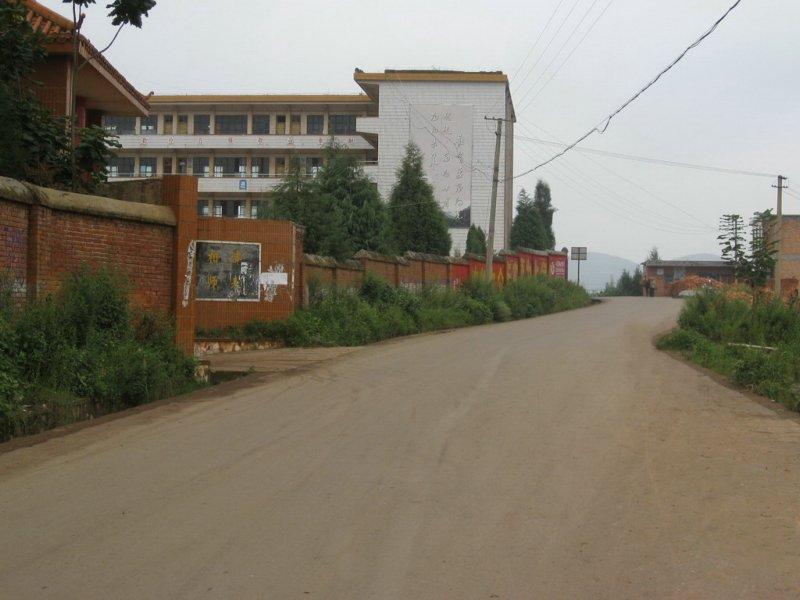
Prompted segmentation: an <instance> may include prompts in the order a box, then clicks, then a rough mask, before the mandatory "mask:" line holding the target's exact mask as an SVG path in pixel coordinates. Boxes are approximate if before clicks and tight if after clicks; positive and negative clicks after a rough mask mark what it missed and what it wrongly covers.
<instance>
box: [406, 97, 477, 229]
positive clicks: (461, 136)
mask: <svg viewBox="0 0 800 600" xmlns="http://www.w3.org/2000/svg"><path fill="white" fill-rule="evenodd" d="M411 108H412V110H411V118H410V123H409V126H410V128H411V132H410V139H411V141H412V142H414V143H415V144H416V145H417V146H419V149H420V150H421V152H422V156H423V166H424V169H425V175H426V176H427V178H428V181H429V182H430V183H431V185H432V186H433V192H434V194H435V196H436V201H437V202H438V203H439V206H441V207H442V210H443V211H444V214H445V215H446V216H447V221H448V225H449V226H450V227H454V228H468V227H469V225H470V207H471V198H472V118H473V108H472V106H463V105H456V104H415V105H413V106H412V107H411Z"/></svg>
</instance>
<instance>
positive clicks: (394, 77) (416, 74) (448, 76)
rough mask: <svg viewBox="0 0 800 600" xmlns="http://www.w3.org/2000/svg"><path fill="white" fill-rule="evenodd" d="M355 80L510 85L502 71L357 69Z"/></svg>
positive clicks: (360, 81)
mask: <svg viewBox="0 0 800 600" xmlns="http://www.w3.org/2000/svg"><path fill="white" fill-rule="evenodd" d="M353 78H354V79H355V80H356V82H357V83H362V82H363V83H368V82H378V81H461V82H465V81H478V82H487V83H508V77H507V76H506V74H505V73H503V72H502V71H445V70H418V69H386V70H385V71H384V72H383V73H367V72H365V71H362V70H361V69H356V72H355V74H354V75H353Z"/></svg>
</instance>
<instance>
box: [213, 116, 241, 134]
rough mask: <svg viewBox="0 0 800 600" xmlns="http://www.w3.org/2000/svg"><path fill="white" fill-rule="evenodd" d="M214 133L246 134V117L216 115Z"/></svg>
mask: <svg viewBox="0 0 800 600" xmlns="http://www.w3.org/2000/svg"><path fill="white" fill-rule="evenodd" d="M214 133H220V134H228V135H231V134H233V135H241V134H244V133H247V115H217V116H216V117H215V118H214Z"/></svg>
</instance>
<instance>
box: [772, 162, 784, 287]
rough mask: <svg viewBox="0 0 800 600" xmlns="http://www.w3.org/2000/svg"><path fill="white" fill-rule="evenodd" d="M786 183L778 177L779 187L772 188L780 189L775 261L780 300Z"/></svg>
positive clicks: (781, 177)
mask: <svg viewBox="0 0 800 600" xmlns="http://www.w3.org/2000/svg"><path fill="white" fill-rule="evenodd" d="M784 181H786V177H784V176H783V175H778V185H773V186H772V187H774V188H778V207H777V208H778V210H777V212H776V215H775V216H776V217H777V219H776V223H777V224H776V227H775V229H776V230H777V232H778V241H777V244H776V247H777V249H778V258H777V260H776V261H775V296H776V297H777V298H779V299H780V297H781V266H782V262H783V258H782V256H781V255H782V254H783V249H782V247H781V246H782V244H781V238H782V237H783V235H782V225H783V188H784V187H786V186H785V185H783V182H784Z"/></svg>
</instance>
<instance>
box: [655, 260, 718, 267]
mask: <svg viewBox="0 0 800 600" xmlns="http://www.w3.org/2000/svg"><path fill="white" fill-rule="evenodd" d="M642 264H643V265H644V266H645V267H706V268H707V267H712V268H730V269H732V268H733V265H731V264H730V263H728V262H726V261H724V260H646V261H645V262H643V263H642Z"/></svg>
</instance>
